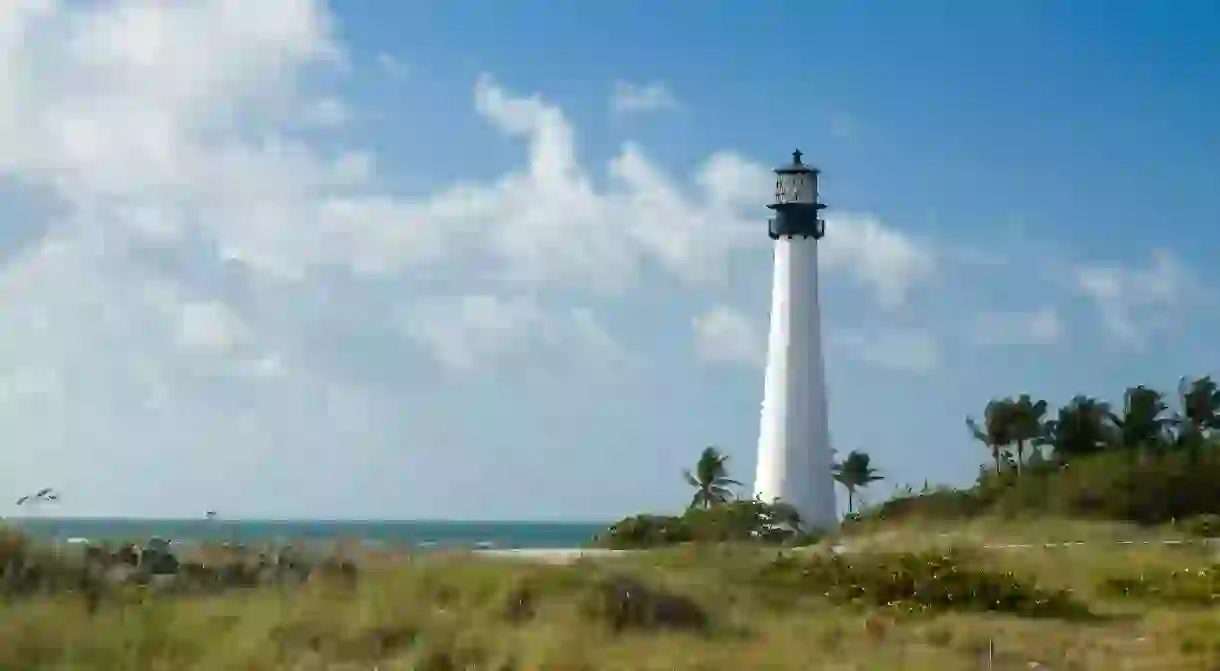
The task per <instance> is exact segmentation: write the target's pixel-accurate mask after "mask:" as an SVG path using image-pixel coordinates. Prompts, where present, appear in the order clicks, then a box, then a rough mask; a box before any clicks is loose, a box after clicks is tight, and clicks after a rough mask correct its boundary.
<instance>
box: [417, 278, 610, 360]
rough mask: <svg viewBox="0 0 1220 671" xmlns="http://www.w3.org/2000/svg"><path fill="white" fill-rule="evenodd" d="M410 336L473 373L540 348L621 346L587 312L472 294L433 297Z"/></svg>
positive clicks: (597, 350)
mask: <svg viewBox="0 0 1220 671" xmlns="http://www.w3.org/2000/svg"><path fill="white" fill-rule="evenodd" d="M404 329H405V330H406V332H407V334H408V335H409V336H410V337H412V338H414V339H416V340H418V341H419V342H421V343H422V344H423V345H425V346H426V347H427V348H428V349H429V351H431V352H432V354H433V356H435V357H436V359H437V360H438V361H440V362H441V363H442V364H444V365H446V366H449V367H451V368H455V369H471V368H474V367H476V366H478V365H479V364H482V363H485V362H487V361H489V360H494V359H499V358H503V357H506V356H509V355H512V354H517V353H520V352H522V351H523V350H527V349H529V348H531V347H536V346H538V345H541V346H543V349H548V350H549V349H552V348H555V347H557V346H561V345H568V346H575V347H579V348H582V349H584V350H585V351H586V352H595V353H600V354H606V353H610V352H614V351H617V350H618V344H617V343H616V342H615V341H614V339H613V338H612V337H611V336H610V334H609V332H607V331H606V329H605V327H604V326H602V324H601V323H600V322H599V321H598V320H597V319H596V317H594V316H593V315H592V314H591V313H590V312H589V311H588V310H584V309H576V310H571V311H568V312H566V313H563V312H559V313H556V312H555V311H552V310H547V309H544V308H543V307H542V306H541V305H539V304H538V303H537V302H535V301H534V300H531V299H527V298H520V297H517V298H502V297H499V296H491V295H470V296H461V297H457V298H452V299H440V298H438V299H432V300H429V301H427V302H425V303H424V304H422V305H418V306H415V307H414V308H413V309H412V310H411V311H410V313H409V314H408V315H407V316H406V318H405V324H404Z"/></svg>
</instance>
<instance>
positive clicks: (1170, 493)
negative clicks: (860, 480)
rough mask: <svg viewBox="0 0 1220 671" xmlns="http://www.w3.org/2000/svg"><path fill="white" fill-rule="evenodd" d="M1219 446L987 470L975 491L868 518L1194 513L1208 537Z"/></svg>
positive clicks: (1148, 520) (1215, 512) (1212, 529)
mask: <svg viewBox="0 0 1220 671" xmlns="http://www.w3.org/2000/svg"><path fill="white" fill-rule="evenodd" d="M1218 482H1220V448H1209V449H1207V450H1203V451H1201V452H1200V451H1193V452H1192V451H1189V450H1166V451H1162V452H1147V453H1137V452H1134V451H1129V450H1121V451H1119V450H1116V451H1113V452H1108V453H1104V454H1100V455H1096V456H1090V457H1081V458H1077V459H1075V460H1074V461H1072V462H1071V463H1069V464H1067V465H1066V466H1062V467H1055V468H1042V469H1036V470H1034V469H1031V470H1027V471H1025V472H1024V473H1023V474H1022V475H1021V476H1020V477H1017V475H1016V473H1015V472H1014V471H1004V472H1001V473H996V472H995V471H994V470H985V471H984V472H983V473H982V474H981V475H980V477H979V479H978V482H977V483H976V484H975V485H974V486H973V487H970V488H968V489H961V490H955V489H949V488H941V489H938V490H935V491H931V492H925V493H922V494H907V495H904V496H899V497H895V498H893V499H891V500H889V501H886V502H885V503H882V504H880V505H878V506H876V507H874V508H871V509H869V510H867V511H865V512H863V513H862V514H861V515H860V519H861V521H869V520H885V521H897V520H903V519H911V518H916V519H930V520H956V519H964V518H970V517H975V516H980V515H1001V516H1016V515H1024V514H1029V513H1034V514H1049V515H1061V516H1065V517H1076V518H1092V519H1106V520H1119V521H1127V522H1135V523H1138V524H1147V525H1153V524H1162V523H1166V522H1169V521H1171V520H1175V519H1186V518H1193V519H1197V520H1199V522H1197V524H1198V525H1199V526H1198V531H1199V533H1200V534H1202V535H1216V534H1217V533H1220V486H1217V484H1216V483H1218Z"/></svg>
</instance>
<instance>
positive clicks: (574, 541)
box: [4, 516, 610, 549]
mask: <svg viewBox="0 0 1220 671" xmlns="http://www.w3.org/2000/svg"><path fill="white" fill-rule="evenodd" d="M4 521H5V522H7V523H9V524H10V525H11V526H12V527H13V528H15V529H18V530H20V531H21V532H23V533H26V534H29V535H30V536H32V537H34V538H39V539H43V540H51V541H55V542H70V543H79V542H86V541H87V542H125V541H143V540H147V539H149V538H154V537H155V538H165V539H167V540H171V541H173V542H177V543H185V544H192V543H200V542H235V543H242V544H263V543H284V542H292V541H301V542H306V543H326V542H334V541H340V540H356V541H359V542H361V543H364V544H369V545H394V546H408V547H413V548H436V549H440V548H503V549H552V548H572V547H583V546H586V545H588V544H589V543H590V542H591V541H592V540H593V538H594V536H595V535H597V534H598V533H601V532H602V531H603V530H605V528H606V527H607V526H609V525H610V523H609V522H585V521H530V520H508V521H503V520H500V521H484V520H343V519H331V520H312V519H279V520H276V519H253V518H251V519H241V518H224V517H216V518H211V519H209V518H205V517H197V518H168V517H166V518H114V517H42V516H30V517H19V518H5V519H4Z"/></svg>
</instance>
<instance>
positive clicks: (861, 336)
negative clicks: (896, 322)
mask: <svg viewBox="0 0 1220 671" xmlns="http://www.w3.org/2000/svg"><path fill="white" fill-rule="evenodd" d="M830 345H831V347H832V348H836V349H840V350H842V351H843V352H844V353H846V354H847V355H848V356H850V357H851V358H853V359H856V360H857V361H862V362H864V363H868V364H872V365H875V366H878V367H881V368H887V369H890V370H896V371H900V372H905V373H917V374H918V373H927V372H930V371H932V370H934V369H935V368H936V367H937V366H938V365H940V347H939V345H938V344H937V340H936V337H935V336H934V335H933V334H932V333H931V332H929V331H926V330H923V329H903V328H888V329H876V330H868V331H865V330H853V331H844V332H840V333H836V334H833V335H832V336H831V340H830Z"/></svg>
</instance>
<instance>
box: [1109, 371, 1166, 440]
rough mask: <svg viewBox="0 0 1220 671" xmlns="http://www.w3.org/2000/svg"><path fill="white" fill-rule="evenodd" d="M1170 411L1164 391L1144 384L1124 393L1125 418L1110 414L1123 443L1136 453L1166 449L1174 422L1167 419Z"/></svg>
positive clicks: (1123, 414) (1130, 388)
mask: <svg viewBox="0 0 1220 671" xmlns="http://www.w3.org/2000/svg"><path fill="white" fill-rule="evenodd" d="M1168 410H1169V406H1167V405H1165V396H1164V394H1162V393H1161V392H1159V391H1156V390H1155V389H1149V388H1148V387H1145V386H1143V385H1139V386H1136V387H1129V388H1128V389H1127V391H1126V393H1124V394H1123V412H1122V415H1121V416H1119V415H1116V414H1114V413H1110V421H1111V422H1113V423H1114V426H1116V427H1118V441H1119V444H1120V445H1122V446H1123V447H1125V448H1128V449H1132V450H1135V449H1148V448H1159V447H1161V446H1163V445H1164V444H1165V441H1166V437H1167V433H1168V430H1169V425H1170V422H1171V420H1170V419H1169V418H1168V417H1166V416H1165V412H1166V411H1168Z"/></svg>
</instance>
